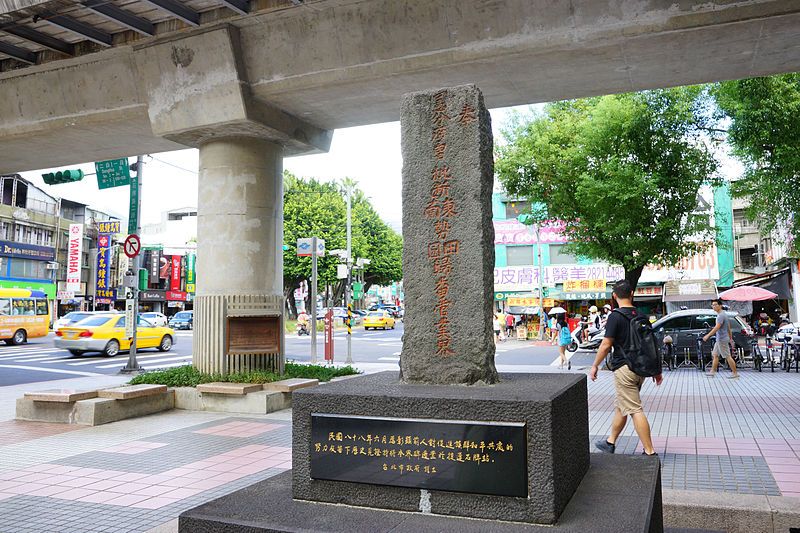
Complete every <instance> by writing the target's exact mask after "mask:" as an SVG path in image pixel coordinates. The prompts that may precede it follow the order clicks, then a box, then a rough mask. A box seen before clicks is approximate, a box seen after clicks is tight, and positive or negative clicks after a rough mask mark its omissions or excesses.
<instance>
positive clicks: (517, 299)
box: [506, 296, 555, 309]
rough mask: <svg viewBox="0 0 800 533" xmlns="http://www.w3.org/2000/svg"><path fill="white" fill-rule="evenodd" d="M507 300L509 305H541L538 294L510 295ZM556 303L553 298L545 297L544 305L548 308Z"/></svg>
mask: <svg viewBox="0 0 800 533" xmlns="http://www.w3.org/2000/svg"><path fill="white" fill-rule="evenodd" d="M506 301H507V302H508V305H509V307H511V306H513V307H535V306H537V305H539V297H538V296H509V297H508V299H507V300H506ZM554 303H555V302H554V301H553V299H552V298H545V299H544V300H543V302H542V305H543V306H544V307H545V309H547V308H549V307H553V305H554Z"/></svg>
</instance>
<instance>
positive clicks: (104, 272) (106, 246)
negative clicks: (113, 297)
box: [95, 233, 112, 297]
mask: <svg viewBox="0 0 800 533" xmlns="http://www.w3.org/2000/svg"><path fill="white" fill-rule="evenodd" d="M111 283H112V281H111V235H109V234H107V233H101V234H100V236H99V237H98V238H97V279H96V280H95V297H96V296H97V294H98V293H99V292H100V291H106V290H108V289H110V288H111V286H110V285H111Z"/></svg>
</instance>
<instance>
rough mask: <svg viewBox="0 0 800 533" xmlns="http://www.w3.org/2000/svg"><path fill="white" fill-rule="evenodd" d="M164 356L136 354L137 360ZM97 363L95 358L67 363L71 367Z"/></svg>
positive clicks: (103, 358)
mask: <svg viewBox="0 0 800 533" xmlns="http://www.w3.org/2000/svg"><path fill="white" fill-rule="evenodd" d="M120 355H124V356H125V358H126V359H127V357H128V356H127V355H125V354H123V353H122V352H120ZM163 356H164V354H163V353H149V354H148V353H147V352H144V353H141V352H137V353H136V358H137V359H145V358H147V357H163ZM100 359H101V360H104V361H106V360H108V361H110V360H111V359H110V358H109V357H100ZM96 362H97V358H94V359H92V360H91V361H90V360H86V361H80V362H78V363H67V364H68V365H69V366H83V365H91V364H92V363H96Z"/></svg>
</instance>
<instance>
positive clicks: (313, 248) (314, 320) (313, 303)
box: [310, 237, 317, 364]
mask: <svg viewBox="0 0 800 533" xmlns="http://www.w3.org/2000/svg"><path fill="white" fill-rule="evenodd" d="M310 307H311V364H316V362H317V238H316V237H311V303H310Z"/></svg>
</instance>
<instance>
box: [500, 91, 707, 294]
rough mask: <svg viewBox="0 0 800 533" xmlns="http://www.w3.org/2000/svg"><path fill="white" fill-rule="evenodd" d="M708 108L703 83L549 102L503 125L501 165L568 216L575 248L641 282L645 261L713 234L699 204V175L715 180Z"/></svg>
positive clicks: (509, 183)
mask: <svg viewBox="0 0 800 533" xmlns="http://www.w3.org/2000/svg"><path fill="white" fill-rule="evenodd" d="M706 115H707V114H706V112H705V109H704V107H703V100H702V99H701V89H699V88H697V87H681V88H677V89H665V90H658V91H645V92H640V93H630V94H620V95H610V96H603V97H597V98H587V99H582V100H571V101H565V102H557V103H553V104H549V105H547V106H546V107H545V111H544V113H543V114H540V115H534V116H533V117H529V118H525V117H519V118H518V119H517V120H516V122H515V123H513V124H512V127H511V128H510V129H509V130H508V131H506V132H504V137H505V139H506V141H507V144H505V145H503V146H501V147H500V148H499V149H498V154H497V155H498V157H497V158H496V159H497V162H496V164H495V169H496V171H497V173H498V176H499V178H500V181H501V183H502V184H503V187H504V188H505V190H506V192H507V193H508V194H509V195H510V196H512V197H525V198H528V199H529V200H530V201H531V202H532V203H534V204H542V205H544V206H545V207H546V209H547V215H548V216H549V217H550V218H552V219H559V220H562V221H564V223H565V224H566V231H565V233H566V235H567V237H568V238H569V240H570V242H571V244H570V248H571V250H572V251H573V252H574V253H576V254H577V255H580V256H585V257H591V258H595V259H599V260H604V261H608V262H611V263H615V264H620V265H622V266H623V267H625V270H626V277H627V278H628V279H630V280H631V281H632V282H634V284H635V283H636V282H637V281H638V279H639V276H640V274H641V271H642V268H643V267H644V266H645V265H647V264H649V263H660V264H670V263H673V262H675V261H677V260H679V259H680V258H682V257H685V256H686V255H690V254H692V253H695V252H698V251H700V250H702V249H704V248H706V247H707V246H708V245H709V241H710V240H711V238H712V236H713V232H712V231H711V228H710V225H709V216H708V214H707V213H696V212H695V210H696V208H697V205H698V203H697V198H698V191H699V189H700V187H701V185H703V184H711V183H715V182H716V178H715V177H714V175H715V172H716V168H717V164H716V161H715V159H714V157H713V156H712V154H711V152H710V150H709V149H708V148H707V147H706V146H705V144H704V137H703V130H704V128H706V127H707V123H708V122H709V121H710V117H708V116H706ZM537 218H540V217H539V216H537Z"/></svg>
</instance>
